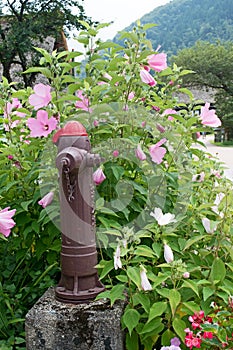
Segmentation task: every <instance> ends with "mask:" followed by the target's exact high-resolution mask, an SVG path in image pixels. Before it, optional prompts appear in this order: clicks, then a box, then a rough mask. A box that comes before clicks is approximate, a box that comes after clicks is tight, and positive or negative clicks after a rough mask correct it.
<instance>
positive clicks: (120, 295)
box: [109, 284, 125, 306]
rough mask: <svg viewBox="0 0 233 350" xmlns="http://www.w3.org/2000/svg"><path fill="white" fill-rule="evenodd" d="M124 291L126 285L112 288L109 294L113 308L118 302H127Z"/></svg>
mask: <svg viewBox="0 0 233 350" xmlns="http://www.w3.org/2000/svg"><path fill="white" fill-rule="evenodd" d="M124 290H125V286H124V284H117V285H116V286H114V287H113V288H112V290H111V291H110V294H109V299H110V301H111V306H112V305H113V304H114V303H115V301H116V300H125V295H124Z"/></svg>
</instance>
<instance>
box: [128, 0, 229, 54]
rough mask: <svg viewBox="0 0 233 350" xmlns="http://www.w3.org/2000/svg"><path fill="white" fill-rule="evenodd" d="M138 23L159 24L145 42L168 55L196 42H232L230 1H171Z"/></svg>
mask: <svg viewBox="0 0 233 350" xmlns="http://www.w3.org/2000/svg"><path fill="white" fill-rule="evenodd" d="M141 22H142V23H143V24H144V23H156V24H158V26H157V27H154V28H152V29H150V30H149V31H148V39H150V40H151V41H152V43H153V47H154V48H156V47H157V46H158V45H159V44H160V45H161V46H162V50H163V51H166V52H167V53H168V54H169V56H170V55H171V54H176V53H177V51H178V50H180V49H183V48H185V47H191V46H193V45H194V44H195V42H196V41H198V40H205V41H210V42H215V41H216V40H221V41H228V40H231V41H232V40H233V0H172V1H171V2H170V3H168V4H166V5H164V6H160V7H157V8H155V9H154V10H153V11H152V12H150V13H148V14H147V15H145V16H143V17H142V18H141ZM130 27H131V28H132V25H131V26H130Z"/></svg>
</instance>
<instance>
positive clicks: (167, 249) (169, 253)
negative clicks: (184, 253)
mask: <svg viewBox="0 0 233 350" xmlns="http://www.w3.org/2000/svg"><path fill="white" fill-rule="evenodd" d="M164 259H165V260H166V262H167V263H171V262H173V260H174V256H173V252H172V250H171V248H170V247H169V245H167V244H164Z"/></svg>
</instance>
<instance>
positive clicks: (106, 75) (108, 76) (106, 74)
mask: <svg viewBox="0 0 233 350" xmlns="http://www.w3.org/2000/svg"><path fill="white" fill-rule="evenodd" d="M103 77H104V78H105V79H108V80H110V81H111V80H112V77H111V75H110V74H108V73H107V72H106V73H104V74H103Z"/></svg>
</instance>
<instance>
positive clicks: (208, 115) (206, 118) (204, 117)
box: [200, 102, 222, 127]
mask: <svg viewBox="0 0 233 350" xmlns="http://www.w3.org/2000/svg"><path fill="white" fill-rule="evenodd" d="M200 117H201V123H202V124H203V125H207V126H212V127H218V126H220V125H222V122H221V120H220V119H219V118H218V117H217V115H216V114H215V110H214V109H211V110H210V104H209V103H208V102H206V104H205V106H204V107H201V114H200Z"/></svg>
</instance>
